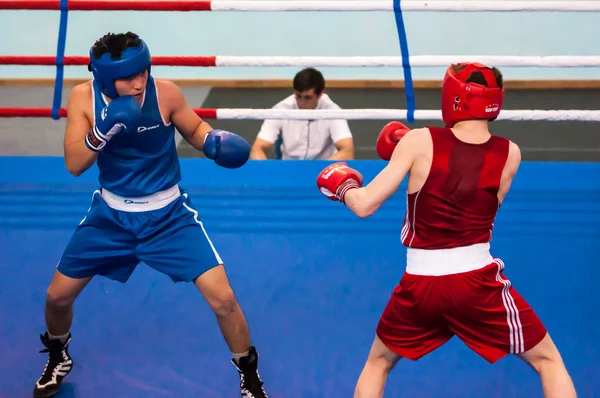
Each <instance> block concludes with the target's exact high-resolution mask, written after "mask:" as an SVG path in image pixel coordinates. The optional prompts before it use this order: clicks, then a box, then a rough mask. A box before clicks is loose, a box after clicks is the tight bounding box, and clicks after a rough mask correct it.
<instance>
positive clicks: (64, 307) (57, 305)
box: [46, 288, 77, 312]
mask: <svg viewBox="0 0 600 398" xmlns="http://www.w3.org/2000/svg"><path fill="white" fill-rule="evenodd" d="M76 297H77V295H74V294H70V292H67V291H60V290H57V289H52V288H48V290H47V292H46V308H48V309H49V310H50V311H53V312H66V311H69V310H70V309H71V308H72V307H73V303H74V302H75V299H76Z"/></svg>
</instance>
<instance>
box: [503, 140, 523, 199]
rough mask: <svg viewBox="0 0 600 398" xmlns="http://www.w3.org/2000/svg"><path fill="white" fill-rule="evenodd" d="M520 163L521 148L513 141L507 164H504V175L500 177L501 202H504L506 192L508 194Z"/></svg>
mask: <svg viewBox="0 0 600 398" xmlns="http://www.w3.org/2000/svg"><path fill="white" fill-rule="evenodd" d="M520 164H521V150H520V149H519V146H518V145H517V144H515V143H514V142H512V141H511V142H510V146H509V149H508V159H506V164H505V165H504V170H503V171H502V177H501V179H500V188H499V189H498V200H499V201H500V203H502V201H503V200H504V198H505V197H506V194H508V191H509V190H510V186H511V184H512V182H513V179H514V178H515V175H516V174H517V171H518V170H519V165H520Z"/></svg>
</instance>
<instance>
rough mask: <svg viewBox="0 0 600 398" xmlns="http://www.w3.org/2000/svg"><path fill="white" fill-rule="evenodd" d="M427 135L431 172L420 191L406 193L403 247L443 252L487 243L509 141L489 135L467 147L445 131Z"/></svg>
mask: <svg viewBox="0 0 600 398" xmlns="http://www.w3.org/2000/svg"><path fill="white" fill-rule="evenodd" d="M429 131H430V132H431V138H432V140H433V159H432V162H431V170H430V171H429V175H428V177H427V180H426V181H425V184H424V185H423V187H422V188H421V190H420V191H418V192H415V193H412V194H408V195H407V208H406V216H405V217H404V226H403V228H402V235H401V239H402V243H403V244H404V245H405V246H407V247H413V248H419V249H443V248H451V247H458V246H468V245H472V244H475V243H485V242H489V241H490V240H491V239H492V228H493V226H494V225H493V223H494V219H495V217H496V213H497V211H498V208H499V201H498V189H499V187H500V179H501V176H502V171H503V169H504V165H505V164H506V159H507V158H508V148H509V144H510V141H509V140H507V139H506V138H501V137H497V136H491V138H490V139H489V140H488V141H487V142H485V143H483V144H469V143H466V142H462V141H460V140H459V139H458V138H456V136H455V135H454V133H453V132H452V130H450V129H449V128H439V127H429Z"/></svg>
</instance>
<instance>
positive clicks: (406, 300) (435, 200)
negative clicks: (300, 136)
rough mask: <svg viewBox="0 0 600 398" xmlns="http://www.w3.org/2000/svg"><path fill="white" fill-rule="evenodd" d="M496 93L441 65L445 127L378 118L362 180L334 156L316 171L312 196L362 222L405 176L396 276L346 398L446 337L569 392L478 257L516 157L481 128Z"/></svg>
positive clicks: (536, 332)
mask: <svg viewBox="0 0 600 398" xmlns="http://www.w3.org/2000/svg"><path fill="white" fill-rule="evenodd" d="M503 96H504V89H503V82H502V75H501V73H500V71H499V70H498V69H496V68H489V67H486V66H484V65H482V64H479V63H462V64H456V65H451V66H450V67H449V68H448V70H447V71H446V75H445V77H444V81H443V85H442V117H443V120H444V123H445V125H446V127H444V128H439V127H428V128H422V129H414V130H409V129H408V128H407V127H406V126H404V125H403V124H402V123H400V122H391V123H389V124H388V125H386V126H385V127H384V128H383V130H382V131H381V133H380V135H379V137H378V140H377V146H376V148H377V153H378V154H379V156H380V157H381V158H383V159H384V160H389V163H388V165H387V166H386V167H385V168H384V169H383V170H382V171H381V172H380V173H379V174H378V175H377V176H376V177H375V178H374V179H373V181H371V182H370V183H369V184H368V185H366V186H364V187H363V177H362V176H361V174H360V172H358V171H357V170H353V169H351V168H350V167H348V165H347V164H345V163H342V162H340V163H335V164H333V165H331V166H329V167H327V168H326V169H324V170H323V171H322V172H321V174H320V175H319V176H318V179H317V186H318V187H319V189H320V191H321V193H323V194H324V195H325V196H327V197H328V198H329V199H331V200H335V201H340V202H342V203H344V204H345V205H346V206H347V207H348V208H349V209H350V210H351V211H352V212H354V213H355V214H356V215H357V216H359V217H368V216H370V215H372V214H373V213H374V212H375V211H377V209H378V208H379V207H380V206H381V205H382V204H383V203H384V202H385V201H386V200H387V199H388V198H389V197H390V196H391V195H392V194H393V193H394V192H395V191H396V190H397V189H398V187H399V186H400V184H401V183H402V181H403V180H404V178H405V177H406V175H407V174H409V179H408V190H407V199H406V200H407V210H406V216H405V218H404V225H403V228H402V233H401V239H402V243H403V244H404V245H405V246H406V247H407V259H406V271H405V273H404V275H403V276H402V278H401V280H400V283H399V285H398V286H397V287H396V289H395V290H394V292H393V293H392V296H391V298H390V300H389V302H388V304H387V306H386V308H385V309H384V311H383V314H382V316H381V319H380V321H379V324H378V325H377V331H376V337H375V341H374V342H373V345H372V348H371V352H370V354H369V357H368V359H367V362H366V364H365V366H364V369H363V371H362V373H361V375H360V377H359V379H358V383H357V385H356V390H355V395H354V396H355V398H365V397H369V398H371V397H382V396H383V391H384V387H385V383H386V380H387V377H388V375H389V373H390V371H391V370H392V369H393V368H394V366H395V364H396V363H397V362H398V360H400V359H401V358H402V357H405V358H408V359H411V360H417V359H419V358H421V357H423V356H424V355H426V354H428V353H430V352H432V351H433V350H435V349H437V348H438V347H440V346H442V345H443V344H445V343H446V342H447V341H448V340H450V339H451V338H452V337H453V336H455V335H456V336H458V338H460V339H461V340H462V341H463V342H464V343H465V344H466V345H467V346H468V347H469V348H471V349H472V350H473V351H475V352H476V353H477V354H479V355H480V356H481V357H483V358H484V359H485V360H487V361H488V362H490V363H494V362H496V361H497V360H499V359H500V358H502V357H504V356H505V355H507V354H516V355H518V356H519V358H521V359H522V360H524V361H525V362H527V363H528V364H529V365H531V366H532V367H533V369H535V371H536V372H537V373H538V374H539V376H540V378H541V383H542V388H543V391H544V395H545V396H546V397H557V398H571V397H575V396H576V392H575V388H574V386H573V382H572V381H571V378H570V376H569V374H568V372H567V369H566V368H565V365H564V363H563V360H562V358H561V355H560V353H559V352H558V349H557V348H556V346H555V344H554V343H553V341H552V339H551V338H550V335H549V334H548V333H547V331H546V328H545V327H544V325H543V324H542V322H541V321H540V319H539V318H538V317H537V316H536V314H535V313H534V311H533V310H532V309H531V307H530V306H529V304H527V302H526V301H525V300H524V299H523V298H522V297H521V296H520V295H519V294H518V293H517V291H516V290H515V289H514V288H513V286H512V285H511V282H510V281H509V280H508V279H507V277H506V275H505V274H504V272H503V271H504V263H503V262H502V260H501V259H499V258H495V257H492V255H491V254H490V241H491V238H492V228H493V223H494V219H495V217H496V213H497V210H498V208H499V207H500V205H501V204H502V201H503V200H504V198H505V196H506V194H507V193H508V190H509V188H510V185H511V182H512V180H513V178H514V177H515V175H516V173H517V169H518V167H519V164H520V162H521V154H520V150H519V147H518V146H517V145H516V144H515V143H513V142H511V141H509V140H507V139H505V138H501V137H498V136H494V135H492V134H490V132H489V130H488V123H489V122H490V121H493V120H495V119H496V118H497V117H498V114H499V113H500V109H501V107H502V99H503Z"/></svg>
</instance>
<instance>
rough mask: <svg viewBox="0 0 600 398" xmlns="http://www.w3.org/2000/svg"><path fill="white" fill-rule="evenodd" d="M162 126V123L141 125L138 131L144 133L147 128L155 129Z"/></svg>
mask: <svg viewBox="0 0 600 398" xmlns="http://www.w3.org/2000/svg"><path fill="white" fill-rule="evenodd" d="M158 127H160V124H157V125H156V126H150V127H146V126H140V127H138V129H137V132H138V133H143V132H144V131H146V130H154V129H155V128H158Z"/></svg>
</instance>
